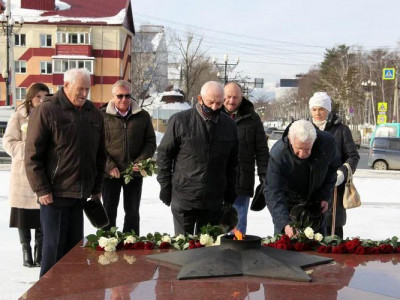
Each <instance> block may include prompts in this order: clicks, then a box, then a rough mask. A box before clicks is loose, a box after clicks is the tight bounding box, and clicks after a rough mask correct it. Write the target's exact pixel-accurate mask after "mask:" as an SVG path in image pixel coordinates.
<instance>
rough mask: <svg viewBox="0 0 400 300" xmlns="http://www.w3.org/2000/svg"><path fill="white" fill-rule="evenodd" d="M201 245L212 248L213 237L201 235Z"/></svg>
mask: <svg viewBox="0 0 400 300" xmlns="http://www.w3.org/2000/svg"><path fill="white" fill-rule="evenodd" d="M200 244H202V245H204V246H206V247H209V246H212V245H213V244H214V240H213V238H212V237H211V236H209V235H208V234H201V235H200Z"/></svg>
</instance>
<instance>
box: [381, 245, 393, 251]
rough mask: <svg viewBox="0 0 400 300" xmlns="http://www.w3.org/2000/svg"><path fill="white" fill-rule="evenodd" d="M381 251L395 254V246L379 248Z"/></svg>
mask: <svg viewBox="0 0 400 300" xmlns="http://www.w3.org/2000/svg"><path fill="white" fill-rule="evenodd" d="M379 250H380V251H381V252H382V253H393V246H392V245H389V244H383V245H380V246H379Z"/></svg>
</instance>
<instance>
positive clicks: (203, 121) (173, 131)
mask: <svg viewBox="0 0 400 300" xmlns="http://www.w3.org/2000/svg"><path fill="white" fill-rule="evenodd" d="M223 101H224V90H223V87H222V85H221V84H220V83H218V82H215V81H209V82H207V83H205V84H204V85H203V87H202V88H201V92H200V95H199V96H198V103H197V104H196V105H195V107H194V108H192V109H189V110H186V111H183V112H179V113H177V114H175V115H173V116H172V117H171V118H170V119H169V120H168V126H167V130H166V132H165V134H164V137H163V139H162V141H161V143H160V145H159V147H158V157H157V165H158V176H157V180H158V182H159V183H160V186H161V189H160V199H161V200H162V201H163V202H164V203H165V204H166V205H168V206H169V205H171V211H172V215H173V219H174V227H175V234H176V235H178V234H185V233H190V234H193V233H198V232H199V230H200V228H201V227H202V226H204V225H207V224H208V223H210V224H211V225H219V222H220V220H221V217H222V214H223V208H224V207H225V208H226V207H227V206H229V205H232V203H233V202H234V200H235V198H236V165H237V153H238V138H237V130H236V125H235V122H234V121H233V120H232V119H231V118H230V117H229V116H227V115H226V114H223V113H221V111H222V105H223Z"/></svg>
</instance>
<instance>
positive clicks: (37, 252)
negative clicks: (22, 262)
mask: <svg viewBox="0 0 400 300" xmlns="http://www.w3.org/2000/svg"><path fill="white" fill-rule="evenodd" d="M42 246H43V245H42V243H37V244H35V248H34V260H33V265H34V266H35V267H41V266H42Z"/></svg>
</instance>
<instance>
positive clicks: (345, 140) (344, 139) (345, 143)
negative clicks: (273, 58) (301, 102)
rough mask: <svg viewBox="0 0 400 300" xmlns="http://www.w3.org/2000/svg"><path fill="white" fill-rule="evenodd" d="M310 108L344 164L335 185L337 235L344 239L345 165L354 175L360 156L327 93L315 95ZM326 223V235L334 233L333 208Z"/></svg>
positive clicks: (325, 218)
mask: <svg viewBox="0 0 400 300" xmlns="http://www.w3.org/2000/svg"><path fill="white" fill-rule="evenodd" d="M309 107H310V111H311V116H312V121H313V123H314V124H315V125H316V126H317V127H318V128H319V129H320V130H323V131H327V132H329V133H331V134H332V135H333V136H334V138H335V142H336V146H337V151H338V153H339V155H340V159H341V162H342V165H341V166H340V167H339V169H338V170H337V180H336V184H335V185H336V188H337V202H336V203H337V205H336V220H335V234H336V235H338V236H340V237H341V238H343V226H344V225H346V209H345V208H344V207H343V194H344V187H345V182H346V180H347V177H348V170H347V167H346V166H345V165H344V163H348V164H349V165H350V166H351V169H352V171H353V173H354V172H355V171H356V168H357V164H358V161H359V159H360V155H359V154H358V151H357V147H356V145H355V143H354V141H353V137H352V135H351V131H350V129H349V127H348V126H347V125H344V124H343V123H342V120H341V118H340V117H338V116H337V115H335V114H333V113H331V98H330V97H329V96H328V94H327V93H324V92H317V93H315V94H314V95H313V96H312V97H311V98H310V102H309ZM332 203H333V201H332ZM324 223H325V235H330V234H331V232H332V227H331V226H332V225H331V224H332V207H330V208H329V210H328V212H327V213H326V214H325V217H324Z"/></svg>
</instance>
